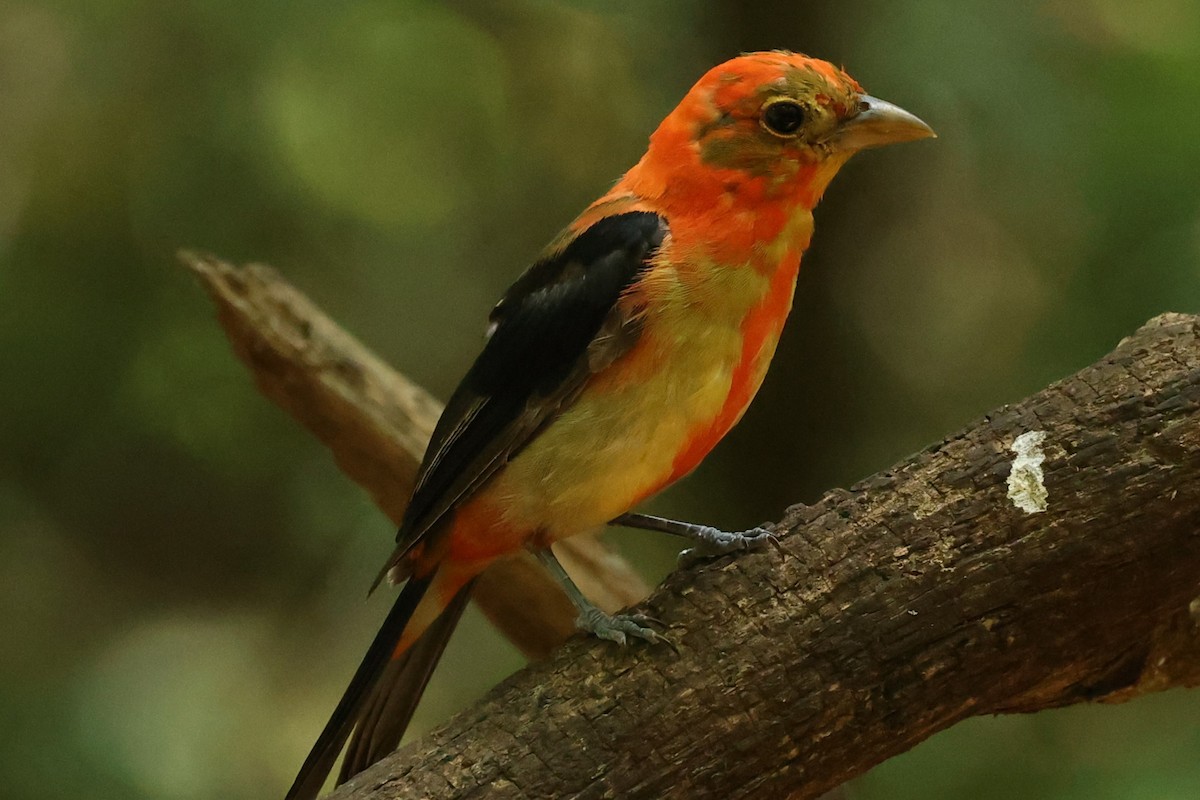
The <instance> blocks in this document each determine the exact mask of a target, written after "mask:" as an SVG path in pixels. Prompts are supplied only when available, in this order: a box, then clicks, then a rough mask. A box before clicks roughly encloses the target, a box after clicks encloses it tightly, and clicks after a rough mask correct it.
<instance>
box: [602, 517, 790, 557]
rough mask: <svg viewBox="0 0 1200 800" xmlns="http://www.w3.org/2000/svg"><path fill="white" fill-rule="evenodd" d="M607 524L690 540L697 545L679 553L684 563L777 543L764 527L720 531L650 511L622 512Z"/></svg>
mask: <svg viewBox="0 0 1200 800" xmlns="http://www.w3.org/2000/svg"><path fill="white" fill-rule="evenodd" d="M608 524H609V525H620V526H622V527H625V528H641V529H643V530H647V531H661V532H663V533H671V534H674V535H675V536H682V537H684V538H686V539H691V540H692V541H693V542H695V543H696V546H695V547H690V548H688V549H687V550H684V551H683V552H682V553H680V554H679V560H680V561H681V562H682V563H684V564H690V563H693V562H696V561H699V560H701V559H705V558H715V557H716V556H723V555H727V554H729V553H739V552H742V551H746V550H758V549H760V548H762V547H764V546H766V545H768V544H778V540H777V539H776V538H775V534H773V533H772V532H771V531H769V530H767V529H766V528H751V529H750V530H748V531H723V530H721V529H720V528H714V527H712V526H711V525H696V524H694V523H691V522H680V521H678V520H674V519H664V518H663V517H654V516H651V515H649V514H633V513H630V514H622V515H621V516H619V517H617V518H616V519H614V520H612V521H611V522H609V523H608Z"/></svg>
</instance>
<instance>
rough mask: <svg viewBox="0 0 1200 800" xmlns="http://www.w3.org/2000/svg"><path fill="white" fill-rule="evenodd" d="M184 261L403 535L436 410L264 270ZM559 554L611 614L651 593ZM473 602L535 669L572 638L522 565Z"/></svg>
mask: <svg viewBox="0 0 1200 800" xmlns="http://www.w3.org/2000/svg"><path fill="white" fill-rule="evenodd" d="M180 259H181V260H182V261H183V263H184V264H185V265H186V266H187V267H188V268H190V269H191V270H192V272H193V273H195V275H196V276H197V277H198V278H199V279H200V282H201V284H202V285H203V286H204V288H205V289H206V290H207V291H208V293H209V296H210V297H211V298H212V300H213V302H214V303H215V304H216V308H217V317H218V319H219V320H220V322H221V327H222V328H223V329H224V330H225V334H226V336H228V337H229V342H230V344H231V345H232V346H233V350H234V352H235V353H236V354H237V356H238V358H240V359H241V360H242V362H243V363H244V364H245V365H246V367H247V368H248V369H249V370H250V372H251V374H252V375H253V376H254V381H255V384H256V385H257V386H258V389H259V391H261V392H262V393H263V394H264V395H266V396H267V397H268V398H269V399H270V400H271V401H273V402H274V403H276V404H277V405H278V406H280V407H281V408H283V409H284V410H285V411H287V412H288V413H289V414H291V416H292V417H293V418H295V419H296V421H297V422H299V423H300V424H302V425H303V426H304V427H306V428H307V429H308V430H309V431H310V432H311V433H312V434H313V435H314V436H316V437H317V438H318V439H319V440H320V441H321V442H322V443H324V444H325V446H326V447H328V448H329V449H330V451H331V452H332V453H333V457H334V459H335V460H336V461H337V464H338V466H339V467H340V468H341V470H342V471H343V472H345V473H346V475H348V476H349V477H350V478H351V479H353V480H354V481H355V482H356V483H358V484H359V485H361V486H362V487H363V488H364V489H366V490H367V491H368V492H369V493H370V494H371V497H372V498H373V499H374V501H375V504H376V505H378V506H379V508H380V509H382V510H383V512H384V513H385V514H387V515H388V516H389V517H390V518H391V519H392V521H393V522H396V523H397V524H399V521H400V518H401V516H402V515H403V514H404V508H405V506H407V505H408V497H409V494H410V493H411V492H412V486H413V482H414V481H415V480H416V474H417V466H418V465H419V464H420V463H421V457H422V456H423V455H424V453H425V446H426V445H427V444H428V443H429V437H430V435H431V434H432V433H433V426H434V425H435V424H436V423H437V419H438V416H439V415H440V414H441V413H442V406H441V404H440V403H439V402H438V401H437V400H435V399H434V398H432V397H431V396H430V395H429V394H428V393H426V392H425V390H424V389H422V388H421V387H419V386H417V385H416V384H414V383H413V382H412V381H410V380H408V379H407V378H405V377H404V376H403V375H401V374H399V373H398V372H396V371H395V370H393V369H392V368H391V367H389V366H388V365H387V364H385V363H383V361H381V360H380V359H379V357H378V356H376V355H375V354H374V353H372V352H371V351H370V350H368V349H367V348H366V347H364V346H363V344H362V343H361V342H359V341H358V340H357V339H355V338H354V337H353V336H351V335H350V334H348V333H347V332H346V331H344V330H342V329H341V328H340V327H338V325H337V323H335V322H334V321H333V320H331V319H330V318H329V317H328V316H326V315H325V314H324V313H323V312H322V311H321V310H320V309H319V308H317V307H316V305H314V304H313V302H312V301H311V300H309V299H308V298H307V297H305V296H304V295H303V294H302V293H301V292H300V291H299V290H297V289H296V288H295V287H293V286H292V285H291V284H289V283H288V282H287V281H285V280H284V279H283V278H282V277H280V275H279V274H278V273H277V272H275V270H273V269H271V268H270V267H266V266H263V265H260V264H251V265H248V266H245V267H235V266H233V265H231V264H228V263H226V262H223V261H221V260H219V259H216V258H213V257H210V256H202V255H198V254H195V253H186V252H185V253H180ZM385 542H386V540H383V539H381V543H380V557H379V559H380V563H381V564H382V562H383V559H384V558H385V557H386V556H387V550H386V544H385ZM555 550H556V551H557V552H558V555H559V558H560V560H561V561H562V562H563V564H564V566H566V568H567V569H568V571H570V573H571V575H572V576H573V577H574V578H575V581H576V583H578V584H579V587H580V588H581V589H583V590H584V591H585V592H587V594H588V596H589V597H590V598H591V599H592V600H593V602H595V603H596V604H597V605H599V606H600V607H601V608H604V609H606V610H608V611H616V610H617V609H620V608H624V607H626V606H629V605H632V604H633V603H636V602H638V601H640V600H642V599H643V598H644V597H645V596H646V595H647V594H649V591H650V590H649V588H648V587H647V586H646V584H645V582H644V581H643V580H642V579H641V578H640V577H639V576H638V575H637V573H636V572H634V571H633V569H632V568H631V567H630V566H629V564H628V563H626V562H625V561H624V560H623V559H622V558H621V557H620V556H619V555H617V554H616V553H615V552H613V551H612V550H610V549H609V548H608V547H606V546H605V545H604V544H603V543H602V542H601V541H599V540H598V539H597V538H596V537H594V536H579V537H576V538H574V539H573V540H571V541H570V542H564V543H563V545H560V546H558V547H556V548H555ZM369 577H374V576H368V579H369ZM473 599H474V601H475V602H476V603H477V604H478V605H479V607H480V608H481V609H482V610H483V612H484V613H485V614H486V615H487V616H488V618H489V619H490V620H491V621H492V623H493V624H495V625H496V626H497V627H498V628H499V629H500V631H501V632H502V633H504V635H505V636H507V637H508V639H509V640H510V641H512V642H513V643H514V644H515V645H516V646H517V647H518V648H520V649H521V651H522V652H524V653H525V654H526V655H528V656H530V657H532V658H543V657H545V656H546V655H547V654H549V653H550V651H551V650H553V649H554V648H555V647H557V646H558V645H560V644H561V643H562V642H563V641H565V640H566V639H567V638H568V637H569V636H570V635H571V634H572V633H574V632H575V609H574V606H572V605H571V601H570V600H568V599H567V596H566V595H565V594H563V592H562V590H561V589H559V587H558V584H556V583H555V582H554V580H553V579H552V578H551V577H550V576H549V575H547V574H546V572H545V570H543V569H542V567H541V565H540V564H538V563H537V560H536V559H534V558H532V557H531V556H528V555H526V554H521V555H519V556H515V557H513V558H509V559H505V560H503V561H500V562H498V563H496V564H495V565H494V566H493V567H492V568H490V569H489V570H488V571H487V572H486V573H484V574H483V575H482V576H481V577H480V580H479V582H478V583H477V584H476V585H475V591H474V594H473Z"/></svg>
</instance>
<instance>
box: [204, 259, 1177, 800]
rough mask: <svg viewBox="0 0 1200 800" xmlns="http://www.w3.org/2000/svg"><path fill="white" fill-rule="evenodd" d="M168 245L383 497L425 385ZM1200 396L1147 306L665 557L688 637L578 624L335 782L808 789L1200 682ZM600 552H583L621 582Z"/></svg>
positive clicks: (427, 791)
mask: <svg viewBox="0 0 1200 800" xmlns="http://www.w3.org/2000/svg"><path fill="white" fill-rule="evenodd" d="M185 260H186V261H187V262H188V263H189V265H190V266H191V267H192V269H193V270H195V271H196V272H197V273H198V274H199V275H200V276H201V278H202V279H203V281H204V282H205V285H206V286H207V288H208V289H209V291H210V293H211V294H212V295H213V297H214V300H215V301H216V302H217V305H218V309H219V311H220V315H221V319H222V323H223V325H224V326H225V328H226V331H227V332H228V334H229V336H230V339H231V341H232V342H233V343H234V347H235V350H237V352H238V353H239V355H240V356H241V357H242V359H243V360H244V361H245V362H246V363H247V364H248V365H249V366H250V368H251V369H252V371H253V372H254V374H255V377H256V380H257V381H258V383H259V386H260V388H261V389H262V390H263V392H264V393H265V394H267V395H268V396H269V397H271V398H272V399H273V400H275V401H276V402H277V403H279V404H280V405H281V406H283V407H284V408H285V409H287V410H288V411H289V412H290V413H292V414H293V416H295V417H297V419H299V420H300V421H302V422H303V423H304V424H305V425H306V426H307V427H309V428H310V430H312V431H313V432H314V433H315V434H316V435H317V436H318V437H319V438H320V439H321V440H322V441H324V442H325V443H326V444H327V445H329V446H330V448H331V449H332V450H333V451H334V453H335V456H336V457H337V459H338V462H339V464H340V465H341V466H342V468H343V469H344V470H345V471H346V472H347V474H349V475H351V476H352V477H354V478H355V480H358V481H359V482H360V483H362V484H363V485H364V486H366V487H368V489H369V490H370V491H371V492H372V494H373V495H374V496H375V497H376V499H377V502H379V504H380V506H381V507H383V508H384V509H386V510H387V512H388V513H389V514H390V515H391V516H393V518H396V517H397V516H398V515H399V513H401V512H402V510H403V503H404V501H405V498H406V497H407V492H408V487H409V485H410V484H411V480H412V475H413V473H414V471H415V465H416V463H417V459H418V458H419V455H420V452H421V450H422V449H423V447H424V441H425V439H426V438H427V436H428V431H429V430H430V429H431V428H432V423H433V420H434V419H435V418H436V414H437V406H436V403H434V402H433V401H432V400H429V399H428V397H427V396H425V395H424V394H423V393H422V392H421V391H420V389H418V388H417V387H415V386H413V385H412V384H410V383H408V382H407V381H405V380H404V379H403V378H401V377H400V376H398V375H396V374H395V373H393V372H391V371H390V370H389V369H388V368H387V367H386V366H385V365H383V364H382V363H381V362H379V360H378V359H377V358H375V357H374V356H372V355H371V354H370V353H369V352H367V351H366V350H365V349H364V348H363V347H362V346H361V345H360V344H359V343H357V342H356V341H355V340H353V339H352V338H350V337H349V336H348V335H346V334H345V333H343V332H341V331H340V330H339V329H338V328H337V327H336V326H335V325H334V324H333V323H332V322H331V321H329V320H328V319H327V318H325V317H324V316H323V315H321V314H320V312H319V311H318V310H317V309H316V308H315V307H313V306H312V305H311V303H309V302H308V301H307V300H306V299H305V298H303V296H301V295H300V294H299V293H298V292H296V291H295V290H294V289H292V288H291V287H290V286H287V285H286V284H285V283H283V282H282V281H281V280H280V279H279V278H278V276H276V275H275V274H274V273H273V272H271V271H270V270H268V269H266V268H263V267H247V268H245V269H242V270H238V269H235V268H233V267H230V266H229V265H226V264H223V263H221V262H218V261H215V260H212V259H204V258H199V257H195V256H188V257H185ZM1198 411H1200V318H1197V317H1190V316H1183V315H1177V314H1169V315H1164V316H1162V317H1158V318H1156V319H1155V320H1152V321H1151V322H1150V323H1149V324H1147V325H1146V326H1145V327H1143V328H1142V329H1141V330H1139V331H1138V332H1137V333H1136V334H1135V335H1134V336H1132V337H1130V338H1129V339H1127V340H1126V341H1124V342H1122V343H1121V344H1120V345H1119V346H1118V347H1117V349H1116V350H1115V351H1114V352H1113V353H1112V354H1110V355H1109V356H1108V357H1106V358H1105V359H1103V360H1101V361H1100V362H1098V363H1097V364H1095V365H1093V366H1091V367H1089V368H1087V369H1085V370H1083V371H1082V372H1080V373H1078V374H1076V375H1074V376H1072V377H1071V378H1069V379H1067V380H1065V381H1062V382H1060V383H1057V384H1054V385H1052V386H1050V387H1049V388H1047V389H1046V390H1044V391H1042V392H1040V393H1038V394H1037V395H1034V396H1033V397H1031V398H1028V399H1027V400H1025V401H1023V402H1021V403H1018V404H1015V405H1012V406H1006V407H1004V408H1002V409H999V410H997V411H996V412H994V413H992V414H991V415H989V416H987V417H985V418H984V419H982V420H980V421H978V422H977V423H975V424H973V425H971V426H969V427H968V428H966V429H965V430H963V431H961V432H959V433H957V434H955V435H953V436H951V437H950V438H948V439H946V440H945V441H943V442H942V443H940V444H938V445H935V446H933V447H931V448H928V449H927V450H925V451H923V452H921V453H918V454H916V455H914V456H913V457H911V458H910V459H908V460H906V461H905V462H903V463H901V464H898V465H897V466H895V467H893V468H892V469H891V470H888V471H886V472H883V473H880V474H878V475H876V476H874V477H872V478H869V479H867V480H866V481H863V482H862V483H860V484H858V485H856V486H854V487H852V488H851V489H850V490H849V491H845V490H838V491H834V492H830V493H829V494H827V495H826V496H825V497H824V498H822V499H821V500H820V501H819V502H818V503H816V504H814V505H812V506H795V507H793V508H791V509H789V510H788V512H787V514H786V516H785V518H784V520H783V521H782V522H781V523H780V525H779V535H780V538H781V541H782V548H783V549H782V552H779V553H777V552H767V553H762V554H754V555H749V556H745V557H742V558H739V559H722V560H719V561H716V562H713V563H711V564H709V565H706V566H703V567H701V568H698V569H693V570H686V571H680V572H677V573H675V574H674V575H672V576H671V577H670V578H668V580H667V581H666V583H665V584H664V586H663V587H662V588H661V590H660V591H659V592H658V593H656V594H655V596H654V597H653V598H651V600H650V601H649V603H648V606H647V610H648V611H649V613H651V614H653V615H654V616H656V617H658V618H660V619H662V620H664V621H666V622H667V623H669V624H670V625H671V627H672V631H671V636H672V638H673V639H674V641H675V642H676V643H677V645H678V647H679V653H678V654H675V653H673V652H671V651H670V650H669V649H667V648H650V647H633V648H630V649H626V650H621V649H618V648H616V647H612V646H610V645H608V644H607V643H603V642H594V641H585V640H576V641H573V642H571V643H570V644H569V645H568V646H567V647H565V648H562V649H561V650H559V651H558V652H557V654H556V655H555V657H554V658H553V659H552V660H550V661H548V662H546V663H542V664H538V665H535V666H533V667H531V668H529V669H526V670H524V671H523V672H521V673H519V674H518V675H516V676H514V677H513V678H511V679H509V680H508V681H506V682H505V683H504V684H502V685H501V686H499V687H497V688H496V689H495V690H494V691H493V692H492V693H491V694H490V695H489V696H488V697H486V698H485V699H484V700H483V701H481V702H480V703H479V704H477V705H476V706H475V707H473V708H472V709H469V710H468V711H466V712H464V713H463V714H460V715H459V716H457V717H456V718H454V719H453V720H451V721H450V722H449V723H448V724H447V725H446V726H444V727H443V728H442V729H440V730H439V731H437V732H435V733H434V734H432V735H431V736H429V737H426V738H425V739H423V740H421V741H418V742H415V743H414V744H411V745H409V746H407V747H405V748H403V749H402V750H401V751H399V752H398V753H397V754H395V755H393V756H392V757H390V758H388V759H386V760H384V761H383V762H381V763H380V764H378V765H376V767H374V768H372V769H371V770H369V771H368V772H366V773H364V774H363V775H361V776H359V777H358V778H356V779H355V780H353V781H352V782H351V783H349V784H347V786H345V787H343V788H342V789H341V790H340V791H339V792H338V793H337V797H339V798H342V800H351V799H353V800H368V798H369V800H386V799H387V798H399V797H428V798H466V797H472V798H474V797H501V798H507V797H530V796H547V797H622V798H625V797H629V798H639V797H646V798H658V797H664V798H665V797H696V796H711V797H722V798H725V797H729V798H735V797H758V796H764V795H765V796H792V797H796V798H813V797H817V796H819V795H820V794H821V793H822V792H823V791H825V790H827V789H829V788H831V787H834V786H836V785H838V784H840V783H842V782H844V781H845V780H847V779H849V778H851V777H854V776H855V775H858V774H861V773H862V772H864V771H865V770H867V769H869V768H870V767H871V766H873V765H875V764H877V763H879V762H881V761H883V760H885V759H887V758H888V757H890V756H892V755H895V754H897V753H900V752H903V751H904V750H907V749H908V748H910V747H912V746H913V745H914V744H916V743H918V742H920V741H921V740H923V739H925V738H927V737H928V736H930V735H932V734H933V733H936V732H937V731H940V730H943V729H945V728H947V727H949V726H950V725H953V724H954V723H955V722H957V721H959V720H961V719H964V718H966V717H969V716H972V715H976V714H991V713H999V712H1013V711H1022V712H1024V711H1036V710H1038V709H1042V708H1051V707H1056V706H1062V705H1068V704H1071V703H1077V702H1084V701H1089V700H1098V701H1102V702H1121V701H1125V700H1129V699H1132V698H1134V697H1137V696H1139V695H1141V694H1145V693H1148V692H1154V691H1160V690H1163V689H1166V688H1170V687H1173V686H1194V685H1197V684H1200V632H1198V631H1197V626H1196V623H1195V619H1194V617H1195V615H1196V614H1197V613H1198V612H1200V604H1197V603H1195V602H1193V601H1194V598H1195V596H1196V594H1197V593H1198V591H1200V414H1198V413H1197V412H1198ZM1034 431H1044V432H1045V441H1044V445H1042V446H1041V447H1040V448H1039V447H1038V446H1036V445H1034V446H1032V447H1030V448H1027V449H1029V450H1030V451H1031V452H1030V453H1029V454H1028V455H1033V456H1036V455H1038V454H1039V452H1044V455H1045V461H1044V463H1043V464H1041V467H1040V468H1041V469H1042V470H1043V471H1044V488H1045V489H1046V491H1047V499H1046V508H1045V510H1043V511H1037V512H1035V513H1028V512H1026V511H1023V510H1020V508H1018V507H1017V505H1016V504H1015V503H1014V501H1013V500H1012V499H1010V497H1009V491H1010V490H1009V483H1010V476H1011V477H1012V481H1011V482H1013V483H1020V481H1018V480H1017V479H1018V478H1024V481H1025V490H1024V496H1023V500H1022V501H1023V502H1026V503H1028V504H1030V507H1034V508H1036V507H1037V505H1038V492H1037V488H1038V484H1039V481H1038V475H1037V471H1038V467H1037V465H1036V463H1035V462H1036V459H1034V461H1030V460H1029V459H1028V455H1027V457H1026V458H1020V459H1017V460H1016V462H1015V465H1014V459H1015V458H1016V456H1015V454H1014V453H1013V452H1011V451H1010V448H1011V446H1012V444H1013V442H1014V441H1015V440H1016V439H1017V437H1018V436H1020V435H1021V434H1025V433H1029V432H1034ZM1014 472H1016V473H1017V474H1016V475H1013V473H1014ZM575 541H580V540H578V539H577V540H575ZM584 541H587V540H584ZM587 546H591V545H587ZM592 552H594V553H596V554H598V555H596V556H595V558H596V559H597V560H598V561H599V562H600V564H601V567H600V568H599V569H596V570H595V572H594V573H593V574H594V575H597V576H599V579H600V580H601V581H604V582H608V581H610V580H615V582H616V583H617V584H619V585H620V584H622V582H623V580H624V579H623V578H622V577H621V576H622V575H626V574H627V573H626V572H625V571H624V570H622V569H618V570H616V572H615V573H606V572H605V567H604V566H603V565H611V563H612V562H611V561H610V560H609V559H610V558H611V557H610V556H609V555H607V554H606V553H605V552H604V551H602V550H596V551H592ZM504 568H506V569H510V568H512V567H511V566H508V567H504ZM524 568H528V567H522V569H524ZM535 574H540V572H538V573H535ZM614 575H615V576H616V577H615V578H613V576H614ZM510 576H511V573H510ZM525 580H526V579H525V578H523V577H522V578H512V577H500V578H498V579H497V580H496V583H497V584H500V585H501V586H502V590H501V591H500V594H501V595H505V594H507V592H508V591H509V590H511V589H512V588H515V586H514V584H516V585H519V584H521V583H523V582H524V581H525ZM624 585H626V586H627V587H628V586H634V584H633V583H632V582H630V583H628V584H624ZM545 591H546V593H547V594H548V593H550V592H551V591H556V590H553V589H546V590H545ZM542 592H543V590H542V589H538V590H537V593H538V594H539V596H545V595H542V594H541V593H542ZM637 594H638V592H637V591H636V586H634V588H633V589H629V590H628V591H626V592H624V596H625V598H630V597H635V596H637ZM510 597H511V596H510ZM515 602H516V604H517V605H518V606H519V607H520V608H521V609H522V610H523V609H527V608H529V607H530V604H529V603H526V602H525V601H523V600H521V599H518V600H516V601H515ZM555 602H558V599H557V598H555ZM621 602H622V601H616V602H613V601H612V598H610V603H609V605H610V607H612V606H613V605H616V604H620V603H621ZM496 607H499V605H497V606H496ZM562 610H563V609H562V607H561V604H560V607H559V611H562ZM559 611H556V612H555V613H559ZM538 613H541V612H538ZM570 615H571V612H570V611H569V610H567V611H565V613H562V614H561V617H560V618H559V623H560V625H559V628H558V629H557V635H562V634H563V633H565V632H566V631H567V630H569V622H570ZM501 616H502V617H503V614H501ZM518 618H520V617H513V618H509V619H508V622H509V624H510V625H513V630H512V631H510V632H512V633H515V634H516V635H517V636H518V637H519V636H521V635H522V634H523V632H524V625H525V622H523V621H521V622H517V623H515V624H514V623H513V622H512V620H513V619H518ZM520 619H532V615H528V614H527V615H526V616H524V617H523V618H520ZM538 628H539V625H532V626H531V628H530V629H531V630H537V629H538ZM550 644H551V641H550V639H546V640H541V641H528V640H526V641H524V644H523V646H524V647H525V648H526V649H528V650H530V651H534V652H542V651H544V650H545V649H546V648H547V647H549V646H550Z"/></svg>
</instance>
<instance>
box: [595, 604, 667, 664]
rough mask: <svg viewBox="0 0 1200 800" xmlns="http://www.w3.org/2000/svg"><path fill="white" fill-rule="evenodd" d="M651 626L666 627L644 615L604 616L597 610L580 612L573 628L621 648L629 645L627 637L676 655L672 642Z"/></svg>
mask: <svg viewBox="0 0 1200 800" xmlns="http://www.w3.org/2000/svg"><path fill="white" fill-rule="evenodd" d="M651 625H658V626H660V627H666V626H665V625H664V624H663V623H662V621H660V620H657V619H655V618H654V617H648V616H646V615H645V614H605V613H604V612H603V611H601V610H600V609H598V608H589V609H586V610H583V611H580V613H579V617H578V618H577V619H576V620H575V626H576V627H577V628H579V629H580V630H581V631H587V632H588V633H590V634H592V635H593V636H596V637H598V638H600V639H606V640H608V641H610V642H616V643H617V644H619V645H621V646H622V647H624V646H625V645H627V644H628V643H629V637H633V638H635V639H642V640H643V641H647V642H650V643H651V644H665V645H667V646H668V647H670V648H671V649H672V650H674V651H675V652H676V653H678V652H679V650H678V648H676V647H675V644H674V642H672V641H671V640H670V639H668V638H667V637H665V636H663V635H662V634H661V633H659V632H658V631H656V630H654V628H651V627H650V626H651Z"/></svg>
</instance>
